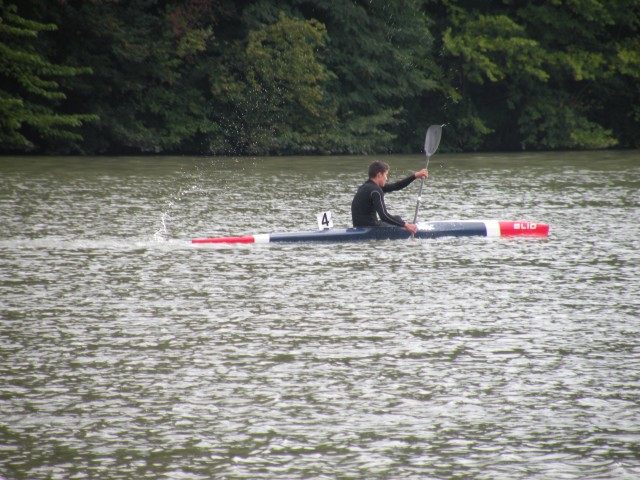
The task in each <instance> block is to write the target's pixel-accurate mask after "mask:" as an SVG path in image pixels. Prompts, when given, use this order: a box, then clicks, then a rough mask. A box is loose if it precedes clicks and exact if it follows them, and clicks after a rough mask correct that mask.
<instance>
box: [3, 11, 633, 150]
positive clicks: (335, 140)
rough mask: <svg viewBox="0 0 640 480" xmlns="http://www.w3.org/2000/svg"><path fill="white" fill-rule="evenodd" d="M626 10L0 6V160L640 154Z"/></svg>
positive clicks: (629, 19)
mask: <svg viewBox="0 0 640 480" xmlns="http://www.w3.org/2000/svg"><path fill="white" fill-rule="evenodd" d="M639 85H640V3H639V2H638V1H637V0H608V1H606V0H552V1H542V0H531V1H528V2H516V1H513V0H501V1H486V0H394V1H382V0H381V1H378V0H353V1H343V0H341V1H333V0H286V1H278V0H243V1H233V0H92V1H83V0H55V1H52V0H29V1H26V0H24V1H20V0H0V142H1V143H0V145H1V146H0V151H1V152H5V153H7V152H19V151H26V152H37V153H87V154H89V153H90V154H99V153H145V152H154V153H193V154H234V155H242V154H300V153H375V152H417V151H419V150H420V148H421V143H422V136H423V135H424V131H425V129H426V127H427V126H428V125H429V124H432V123H444V124H446V125H447V130H448V132H447V135H445V137H444V138H443V144H442V146H441V149H442V150H449V151H451V150H462V151H470V150H518V149H530V150H531V149H595V148H607V147H612V146H617V147H622V148H638V147H639V146H640V88H639Z"/></svg>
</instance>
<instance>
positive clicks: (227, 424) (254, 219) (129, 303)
mask: <svg viewBox="0 0 640 480" xmlns="http://www.w3.org/2000/svg"><path fill="white" fill-rule="evenodd" d="M370 160H371V159H370V158H366V157H364V158H362V157H356V158H339V157H337V158H316V157H309V158H306V157H305V158H298V157H294V158H278V159H263V158H256V159H248V160H245V159H242V160H236V159H202V158H197V159H191V158H137V159H128V161H123V160H122V159H108V158H107V159H76V158H64V159H29V161H28V162H27V161H26V160H25V159H17V160H13V159H3V163H2V164H0V216H1V218H2V226H3V228H2V231H1V232H0V262H1V263H0V264H1V266H2V268H1V269H0V289H1V290H0V292H1V296H0V315H1V316H0V329H1V330H0V331H1V332H2V333H1V334H0V352H1V355H0V377H1V378H2V381H1V382H0V477H5V478H7V479H14V478H15V479H23V478H24V479H27V478H28V479H40V478H43V479H45V478H47V479H49V478H53V479H69V478H100V479H111V478H113V479H116V478H120V479H130V478H171V479H174V478H189V479H192V478H228V479H231V478H234V479H235V478H247V479H257V478H264V479H272V478H291V479H293V478H300V479H302V478H527V479H528V478H540V479H542V478H571V479H585V478H588V479H596V478H598V479H610V478H625V479H626V478H635V477H638V476H640V462H639V461H638V458H639V457H640V452H639V449H638V445H640V434H639V433H638V432H639V431H640V408H639V406H638V398H639V394H640V387H639V385H640V382H639V380H640V378H639V376H640V374H639V372H640V360H639V359H640V348H639V346H638V338H639V333H640V326H639V324H638V318H639V315H638V307H639V303H640V302H639V300H638V298H640V288H639V287H638V282H637V279H638V278H639V276H640V254H639V253H638V247H639V244H638V243H639V238H640V235H639V234H640V231H639V229H638V223H637V220H638V217H637V206H638V204H639V203H640V193H639V192H640V188H639V187H640V162H638V153H637V152H631V153H606V154H603V153H601V152H598V154H593V153H590V154H582V153H580V154H577V153H572V154H562V155H560V154H553V155H550V154H544V155H542V154H540V155H515V156H507V155H505V156H471V155H467V156H449V155H436V156H435V157H434V158H433V159H432V160H431V168H430V172H431V179H430V181H429V184H428V188H427V193H426V195H425V196H424V198H425V200H426V203H425V205H424V206H423V208H422V209H421V216H422V217H423V219H427V218H429V219H450V218H461V219H472V218H499V219H514V220H531V221H539V222H546V223H549V224H550V225H551V235H550V237H549V239H543V240H540V239H510V240H504V239H486V238H465V239H458V238H449V239H439V240H430V241H396V242H371V243H361V244H335V245H323V244H317V245H297V244H290V245H253V246H243V245H239V246H238V245H236V246H194V245H191V244H190V243H189V239H190V238H195V237H201V236H207V235H213V234H215V235H227V234H230V235H237V234H245V233H266V232H270V231H287V230H298V229H315V228H316V219H315V214H316V213H317V212H319V211H323V210H328V209H330V210H332V212H333V218H334V223H335V224H336V227H343V226H347V225H348V221H349V210H348V208H349V203H350V199H351V195H352V194H353V191H354V190H355V188H356V187H357V186H358V185H359V183H361V181H362V178H363V174H364V172H365V171H366V166H367V165H368V163H369V162H370ZM387 161H388V162H389V163H390V164H391V165H392V172H391V176H392V177H395V176H397V177H400V176H402V175H404V174H405V173H406V172H407V171H410V170H411V169H417V168H419V167H420V163H421V162H422V161H423V160H422V159H421V158H420V157H395V158H389V159H387ZM414 186H415V189H413V188H410V189H408V190H405V191H404V192H399V193H394V194H392V195H389V197H388V203H389V205H390V208H391V209H392V210H393V211H394V212H397V213H399V214H401V215H404V216H406V217H409V216H410V214H411V212H412V211H413V208H414V206H415V203H414V202H415V197H416V194H417V188H418V186H417V185H414Z"/></svg>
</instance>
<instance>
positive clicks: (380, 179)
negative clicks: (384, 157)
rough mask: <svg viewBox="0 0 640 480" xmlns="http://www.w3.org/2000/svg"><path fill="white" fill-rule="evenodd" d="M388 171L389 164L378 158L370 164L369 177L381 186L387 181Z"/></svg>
mask: <svg viewBox="0 0 640 480" xmlns="http://www.w3.org/2000/svg"><path fill="white" fill-rule="evenodd" d="M388 173H389V165H387V164H386V163H384V162H381V161H380V160H376V161H374V162H373V163H372V164H371V165H369V179H370V180H373V181H374V182H375V183H377V184H378V185H380V186H381V187H383V186H384V184H385V183H386V181H387V175H388Z"/></svg>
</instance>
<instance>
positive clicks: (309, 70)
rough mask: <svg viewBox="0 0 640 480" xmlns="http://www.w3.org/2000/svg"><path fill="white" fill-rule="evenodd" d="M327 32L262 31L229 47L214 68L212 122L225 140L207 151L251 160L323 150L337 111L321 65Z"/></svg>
mask: <svg viewBox="0 0 640 480" xmlns="http://www.w3.org/2000/svg"><path fill="white" fill-rule="evenodd" d="M325 42H326V31H325V28H324V26H323V25H322V24H320V23H319V22H318V21H316V20H299V19H294V18H290V17H288V16H287V15H285V14H284V13H283V12H280V13H279V15H278V18H277V21H275V22H274V23H271V24H262V25H259V26H257V28H255V29H252V30H250V31H249V32H248V34H247V36H246V37H244V38H242V39H241V40H238V41H236V42H234V44H233V45H231V46H229V45H227V48H226V50H225V52H224V54H223V56H222V62H220V63H219V64H217V65H215V66H213V67H212V70H211V79H212V91H213V93H214V99H213V102H214V104H215V106H216V108H215V112H216V113H215V122H216V124H218V125H222V126H224V128H225V136H224V137H222V138H220V137H218V138H214V139H213V142H212V147H211V148H212V150H213V151H217V152H227V153H228V152H234V153H248V154H265V153H293V152H311V151H314V152H317V151H325V150H326V140H325V138H324V137H325V132H326V131H327V130H331V129H333V128H334V125H335V123H336V120H335V105H334V104H333V102H331V101H330V100H329V99H328V98H327V96H326V95H325V90H324V86H325V84H326V82H327V81H328V80H329V79H330V78H332V74H331V72H329V71H328V70H327V69H326V67H325V66H324V65H323V64H322V63H321V61H320V55H321V54H320V52H321V49H322V48H323V46H324V44H325Z"/></svg>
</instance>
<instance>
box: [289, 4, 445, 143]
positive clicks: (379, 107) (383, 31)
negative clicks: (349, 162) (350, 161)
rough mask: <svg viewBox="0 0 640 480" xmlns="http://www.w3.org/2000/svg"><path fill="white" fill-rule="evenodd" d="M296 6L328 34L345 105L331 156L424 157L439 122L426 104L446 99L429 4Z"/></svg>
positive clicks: (336, 94) (336, 88) (334, 85)
mask: <svg viewBox="0 0 640 480" xmlns="http://www.w3.org/2000/svg"><path fill="white" fill-rule="evenodd" d="M294 3H295V5H296V7H297V8H298V11H300V12H301V13H302V14H303V15H305V16H313V17H314V18H317V19H318V20H320V21H321V22H322V23H324V24H325V25H326V26H327V32H328V35H329V38H330V48H329V51H328V52H327V57H326V64H327V66H328V68H329V69H330V70H331V71H332V72H334V73H335V78H334V80H333V81H332V82H331V85H330V86H329V92H330V95H331V96H332V97H333V98H335V99H336V101H337V102H338V119H339V128H338V129H337V130H336V131H334V132H332V134H331V135H330V141H331V144H332V147H331V150H332V151H334V152H340V153H374V152H390V151H398V150H399V151H415V150H417V149H418V148H419V144H420V143H421V142H420V138H419V137H420V136H421V135H422V134H423V133H424V131H423V127H426V126H427V125H428V124H429V123H434V122H437V121H438V120H437V118H436V117H435V116H434V115H432V114H433V112H432V111H428V109H426V108H424V105H421V104H420V99H421V98H424V97H425V96H426V97H435V96H438V97H439V96H440V95H439V94H438V92H437V91H438V88H439V85H438V83H437V81H436V79H437V77H438V74H437V73H436V72H437V71H438V66H437V64H436V62H435V59H434V57H433V55H432V45H433V38H432V36H431V33H430V30H429V25H428V18H427V17H426V16H425V14H424V13H423V12H422V4H421V2H419V1H414V0H398V1H394V2H364V1H358V2H333V1H330V0H314V1H308V0H307V1H305V0H298V1H296V2H294ZM416 129H417V130H418V132H419V134H418V135H416V133H417V132H416Z"/></svg>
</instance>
